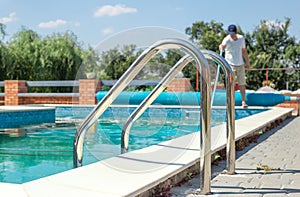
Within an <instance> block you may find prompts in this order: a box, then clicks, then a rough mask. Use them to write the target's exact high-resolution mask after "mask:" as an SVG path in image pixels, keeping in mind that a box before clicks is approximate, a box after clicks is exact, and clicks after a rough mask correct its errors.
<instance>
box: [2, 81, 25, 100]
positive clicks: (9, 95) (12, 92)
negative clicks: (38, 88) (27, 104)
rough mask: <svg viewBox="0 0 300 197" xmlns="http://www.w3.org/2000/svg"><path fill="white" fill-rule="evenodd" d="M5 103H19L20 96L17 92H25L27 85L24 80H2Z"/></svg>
mask: <svg viewBox="0 0 300 197" xmlns="http://www.w3.org/2000/svg"><path fill="white" fill-rule="evenodd" d="M4 90H5V99H4V104H5V105H21V104H23V103H22V98H20V97H18V96H17V94H18V93H26V92H27V86H26V81H24V80H6V81H4Z"/></svg>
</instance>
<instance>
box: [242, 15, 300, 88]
mask: <svg viewBox="0 0 300 197" xmlns="http://www.w3.org/2000/svg"><path fill="white" fill-rule="evenodd" d="M289 25H290V19H289V18H287V19H286V21H285V22H284V23H281V22H280V21H275V22H270V21H266V20H263V21H261V24H260V25H259V26H257V27H256V28H255V30H254V31H253V32H252V34H251V35H248V36H247V38H250V39H248V46H247V47H248V51H249V59H250V62H251V66H252V68H286V66H287V65H286V64H283V62H287V61H289V60H288V59H287V56H286V55H285V53H286V49H287V48H288V47H289V46H293V45H295V43H296V42H295V41H296V39H295V38H294V37H290V36H289V34H288V27H289ZM265 73H266V71H251V72H248V73H247V83H248V87H249V88H250V89H257V88H259V87H261V86H262V82H263V81H264V80H265V79H266V75H265ZM268 78H269V79H270V80H272V81H273V83H274V84H275V87H276V89H284V88H285V80H286V79H287V78H288V76H287V75H286V73H285V72H283V71H282V70H272V71H269V76H268Z"/></svg>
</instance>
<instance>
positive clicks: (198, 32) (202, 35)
mask: <svg viewBox="0 0 300 197" xmlns="http://www.w3.org/2000/svg"><path fill="white" fill-rule="evenodd" d="M239 29H240V28H239ZM185 33H186V34H187V35H189V36H190V39H191V41H192V42H194V43H196V44H198V45H199V47H200V49H207V50H212V51H217V50H218V49H219V45H220V43H221V42H222V39H223V38H224V37H225V35H226V32H225V30H224V29H223V24H222V23H218V22H215V21H210V22H203V21H200V22H195V23H193V24H192V27H187V28H186V29H185Z"/></svg>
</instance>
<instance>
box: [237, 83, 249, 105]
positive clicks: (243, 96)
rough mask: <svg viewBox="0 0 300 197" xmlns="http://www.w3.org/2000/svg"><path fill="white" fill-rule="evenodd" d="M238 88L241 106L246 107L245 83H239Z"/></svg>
mask: <svg viewBox="0 0 300 197" xmlns="http://www.w3.org/2000/svg"><path fill="white" fill-rule="evenodd" d="M239 88H240V92H241V95H242V106H243V107H247V106H248V105H247V103H246V86H245V85H241V86H239Z"/></svg>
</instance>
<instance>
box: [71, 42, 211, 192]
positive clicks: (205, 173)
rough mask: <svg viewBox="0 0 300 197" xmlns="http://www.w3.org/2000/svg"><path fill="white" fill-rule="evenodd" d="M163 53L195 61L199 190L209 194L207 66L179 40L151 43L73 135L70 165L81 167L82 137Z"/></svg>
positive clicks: (209, 140) (189, 47)
mask: <svg viewBox="0 0 300 197" xmlns="http://www.w3.org/2000/svg"><path fill="white" fill-rule="evenodd" d="M165 49H181V50H183V51H185V52H186V53H188V54H189V55H190V56H191V57H192V58H193V59H194V60H195V61H196V66H197V67H198V69H199V71H200V74H201V88H200V90H201V94H202V96H201V100H200V105H201V110H200V125H201V137H200V146H201V147H200V148H201V152H200V190H201V193H203V194H208V193H210V180H211V128H210V109H211V100H210V90H211V89H210V70H209V65H208V62H207V60H206V59H205V57H204V56H203V54H202V53H201V52H200V51H199V50H198V49H197V48H196V47H195V46H194V45H193V44H191V43H189V42H187V41H185V40H181V39H165V40H162V41H158V42H156V43H154V44H153V45H152V46H150V47H149V48H148V49H146V50H145V51H144V52H143V53H142V54H141V55H140V56H139V57H138V58H137V59H136V60H135V61H134V62H133V64H132V65H131V66H130V67H129V68H128V70H127V71H126V72H125V73H124V74H123V75H122V76H121V78H120V79H119V80H118V81H117V83H116V84H115V85H114V86H113V87H112V88H111V89H110V91H109V92H108V93H107V94H106V95H105V96H104V97H103V99H102V100H101V101H100V102H99V103H98V104H97V105H96V107H95V108H94V109H93V110H92V111H91V113H90V114H89V115H88V116H87V117H86V119H85V120H84V121H83V123H82V124H81V125H80V126H79V128H78V129H77V131H76V134H75V138H74V146H73V165H74V167H75V168H76V167H78V166H79V165H81V164H82V158H83V142H84V136H85V133H86V132H87V131H88V129H89V128H90V127H91V126H92V125H93V124H94V123H95V122H96V121H97V119H98V118H99V117H100V116H101V115H102V113H103V112H104V111H105V110H106V109H107V108H108V106H109V105H110V104H111V103H112V102H113V101H114V100H115V99H116V97H117V96H118V95H119V94H120V93H121V92H122V90H123V89H124V88H125V87H126V86H127V85H128V84H129V83H130V81H131V80H132V79H133V78H134V77H135V76H136V75H137V74H138V73H139V72H140V71H141V69H142V68H143V67H144V66H145V64H146V63H147V62H148V61H149V60H150V58H151V57H153V56H154V55H155V54H156V53H158V52H160V51H161V50H165Z"/></svg>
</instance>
